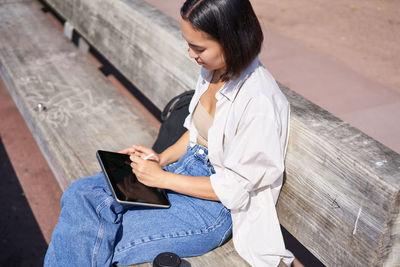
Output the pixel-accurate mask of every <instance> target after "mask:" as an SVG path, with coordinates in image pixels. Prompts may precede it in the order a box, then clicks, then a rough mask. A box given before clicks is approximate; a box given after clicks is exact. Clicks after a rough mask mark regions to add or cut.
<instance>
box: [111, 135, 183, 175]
mask: <svg viewBox="0 0 400 267" xmlns="http://www.w3.org/2000/svg"><path fill="white" fill-rule="evenodd" d="M189 138H190V132H189V131H186V132H185V133H184V134H183V135H182V136H181V137H180V138H179V139H178V141H176V142H175V144H173V145H172V146H170V147H168V148H167V149H165V150H164V151H163V152H162V153H160V154H157V153H156V152H154V150H153V149H151V148H148V147H146V146H138V145H133V146H131V147H128V148H125V149H123V150H121V151H119V152H118V153H122V154H127V155H136V156H141V157H145V156H147V155H149V154H154V156H153V157H152V158H151V159H152V160H153V161H156V162H158V163H159V164H160V165H161V166H163V167H164V166H166V165H168V164H170V163H173V162H175V161H177V160H178V159H180V158H181V157H182V156H183V155H184V154H185V153H186V147H187V145H188V144H189Z"/></svg>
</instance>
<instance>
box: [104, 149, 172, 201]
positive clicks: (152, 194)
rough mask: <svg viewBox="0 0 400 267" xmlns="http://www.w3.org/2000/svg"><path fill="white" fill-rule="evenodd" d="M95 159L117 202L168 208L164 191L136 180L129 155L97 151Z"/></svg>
mask: <svg viewBox="0 0 400 267" xmlns="http://www.w3.org/2000/svg"><path fill="white" fill-rule="evenodd" d="M97 158H98V159H99V162H100V165H101V167H102V169H103V172H104V176H105V177H106V179H107V182H108V185H109V186H110V189H111V191H112V193H113V195H114V197H115V198H116V200H117V201H118V202H120V203H123V204H132V205H143V206H154V207H161V208H168V207H169V206H170V204H169V201H168V198H167V196H166V194H165V192H164V190H162V189H159V188H154V187H148V186H146V185H144V184H142V183H141V182H139V181H138V180H137V178H136V176H135V174H134V173H133V172H132V167H131V166H130V164H131V160H130V159H129V155H125V154H120V153H114V152H108V151H102V150H99V151H97Z"/></svg>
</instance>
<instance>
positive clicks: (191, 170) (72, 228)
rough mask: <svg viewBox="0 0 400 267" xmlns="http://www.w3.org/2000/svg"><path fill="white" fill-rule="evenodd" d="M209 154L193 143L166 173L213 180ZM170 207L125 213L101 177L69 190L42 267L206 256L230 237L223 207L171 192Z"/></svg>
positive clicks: (127, 209) (133, 209) (77, 183)
mask: <svg viewBox="0 0 400 267" xmlns="http://www.w3.org/2000/svg"><path fill="white" fill-rule="evenodd" d="M207 153H208V151H207V149H206V148H205V147H202V146H200V145H198V144H194V143H191V144H190V145H189V146H188V149H187V153H186V154H185V155H184V156H183V157H182V158H181V159H180V160H179V161H178V162H177V163H174V164H171V165H169V166H167V167H165V170H166V171H171V172H175V173H178V174H183V175H189V176H210V175H211V174H212V173H214V169H213V167H212V165H211V164H210V162H209V161H208V156H207ZM167 194H168V197H169V200H170V202H171V207H170V208H169V209H154V208H143V207H139V206H136V207H127V206H124V205H121V204H119V203H117V202H116V201H115V200H114V198H113V197H112V195H111V192H110V190H109V188H108V186H107V183H106V181H105V178H104V176H103V174H102V173H98V174H95V175H93V176H90V177H87V178H84V179H79V180H77V181H75V182H73V183H72V184H71V186H70V187H69V188H68V189H67V190H66V191H65V193H64V194H63V197H62V199H61V208H62V210H61V214H60V218H59V222H58V224H57V225H56V227H55V229H54V232H53V236H52V240H51V243H50V245H49V248H48V250H47V253H46V257H45V262H44V266H52V267H53V266H57V267H58V266H110V265H112V264H115V265H132V264H137V263H142V262H151V261H152V260H153V259H154V258H155V257H156V256H157V254H159V253H161V252H166V251H169V252H174V253H176V254H178V255H179V256H180V257H190V256H197V255H202V254H204V253H206V252H208V251H210V250H212V249H214V248H215V247H217V246H220V245H221V244H222V243H223V242H224V241H225V240H226V239H227V238H228V237H229V236H230V234H231V229H232V221H231V216H230V212H229V210H228V209H226V208H225V207H224V206H223V205H222V204H221V203H220V202H217V201H209V200H203V199H199V198H194V197H189V196H186V195H182V194H179V193H176V192H173V191H167Z"/></svg>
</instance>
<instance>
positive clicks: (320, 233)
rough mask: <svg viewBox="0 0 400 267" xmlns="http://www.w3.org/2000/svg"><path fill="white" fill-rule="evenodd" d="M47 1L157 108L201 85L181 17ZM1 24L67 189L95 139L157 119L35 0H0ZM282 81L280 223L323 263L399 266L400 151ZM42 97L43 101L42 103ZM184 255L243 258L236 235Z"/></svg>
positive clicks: (84, 169)
mask: <svg viewBox="0 0 400 267" xmlns="http://www.w3.org/2000/svg"><path fill="white" fill-rule="evenodd" d="M46 2H47V3H48V4H49V5H50V6H52V7H53V8H54V9H55V10H56V11H57V12H58V13H59V14H60V15H61V16H62V17H64V18H65V19H66V20H67V21H68V23H67V25H69V26H72V27H73V28H75V29H76V30H77V31H78V32H79V33H80V34H81V35H82V36H83V37H84V38H85V39H86V40H87V41H88V42H89V43H90V45H92V46H93V47H95V48H96V49H97V50H98V51H99V52H100V53H101V54H103V55H104V56H105V57H106V58H107V59H108V60H109V61H110V62H111V63H112V64H113V65H114V66H115V67H116V68H117V69H118V70H119V71H121V73H123V74H124V75H125V77H127V78H128V79H129V80H130V81H131V82H132V83H133V84H135V85H136V87H137V88H139V89H140V90H141V92H142V93H143V94H144V95H146V96H147V97H148V98H149V99H150V100H151V101H152V102H153V103H154V105H155V106H157V107H158V108H159V109H162V108H163V107H164V105H165V104H166V103H167V101H168V100H169V99H170V98H172V97H173V96H175V95H177V94H178V93H180V92H183V91H185V90H188V89H192V88H193V87H194V84H195V81H196V78H197V75H198V71H199V70H198V67H197V66H196V65H195V64H194V63H193V62H192V61H191V60H190V59H189V58H188V57H187V56H186V49H185V47H186V46H185V43H184V41H183V40H182V38H181V35H180V30H179V25H178V24H177V23H176V22H175V21H173V20H172V19H170V18H168V17H166V16H165V15H164V14H162V13H160V12H159V11H157V10H156V9H154V8H152V7H151V6H149V5H147V4H146V3H145V2H143V1H139V0H114V1H111V0H108V1H107V0H104V1H102V2H101V4H99V2H98V1H93V0H71V1H62V0H47V1H46ZM0 36H1V42H0V73H1V75H2V76H3V79H4V81H5V83H6V85H7V87H8V88H9V90H10V92H11V95H12V97H13V99H14V101H15V102H16V103H17V106H18V107H19V109H20V111H21V113H22V114H23V116H24V118H25V120H26V121H27V124H28V126H29V127H30V129H31V131H32V133H33V134H34V136H35V138H36V140H37V142H38V144H39V146H40V148H41V149H42V151H43V153H44V155H45V157H46V159H47V160H48V162H49V165H50V166H51V168H52V169H53V171H54V173H55V175H56V177H57V179H58V181H59V183H60V185H61V186H62V188H63V189H65V187H66V186H67V185H68V184H69V183H70V182H71V181H72V180H73V179H76V178H79V177H83V176H86V175H89V174H91V173H93V172H96V171H98V170H99V168H98V166H97V162H96V160H95V157H94V152H95V150H97V149H99V148H103V149H109V150H117V149H119V148H121V147H124V146H126V145H127V144H132V143H143V144H147V145H151V143H152V141H153V140H154V136H155V135H156V131H155V130H153V131H152V130H149V129H151V127H149V126H148V124H146V123H147V122H146V121H145V120H143V118H141V116H140V114H139V113H138V112H137V110H135V109H134V108H133V107H132V106H131V105H130V104H129V103H128V101H127V100H126V99H124V98H123V97H122V96H121V95H120V94H119V93H118V92H117V90H116V89H115V88H113V87H112V86H111V85H110V84H109V82H108V81H107V80H106V79H105V78H104V77H103V76H101V75H100V74H99V73H98V71H97V70H96V68H94V67H93V66H92V65H90V63H89V62H88V60H87V58H86V57H85V56H83V55H82V54H80V52H78V50H77V49H76V48H75V47H74V46H72V45H71V44H70V43H68V42H67V41H66V39H65V38H64V37H63V36H61V34H60V33H59V32H58V31H57V30H56V29H55V27H54V26H52V25H51V24H49V23H48V22H47V21H46V20H45V19H44V18H42V14H41V13H40V11H39V6H38V4H37V2H35V1H25V2H17V1H11V0H7V1H5V2H4V1H1V0H0ZM4 36H5V37H6V38H3V37H4ZM281 89H282V90H283V92H284V93H285V94H286V96H287V98H288V100H289V101H290V103H291V108H292V118H291V133H290V140H289V148H288V154H287V158H286V168H287V170H286V173H287V179H286V183H285V185H284V187H283V190H282V194H281V196H280V198H279V201H278V205H277V209H278V216H279V218H280V222H281V224H282V225H283V226H284V227H285V228H286V229H287V230H288V231H289V232H290V233H291V234H292V235H293V236H295V237H296V238H297V240H299V241H300V242H301V243H302V244H303V245H304V246H305V247H306V248H307V249H308V250H310V251H311V252H312V253H313V254H314V255H315V256H316V257H317V258H318V259H319V260H321V262H323V263H324V264H326V265H327V266H398V265H399V264H400V252H399V248H400V216H399V207H400V193H399V192H400V191H399V188H400V156H399V155H398V154H396V153H395V152H393V151H392V150H390V149H389V148H387V147H385V146H383V145H382V144H380V143H378V142H376V141H375V140H373V139H372V138H370V137H368V136H366V135H365V134H363V133H362V132H360V131H359V130H358V129H355V128H353V127H352V126H350V125H348V124H347V123H345V122H343V121H341V120H340V119H338V118H336V117H335V116H333V115H332V114H330V113H328V112H327V111H325V110H323V109H321V108H320V107H318V106H316V105H314V104H313V103H311V102H310V101H308V100H306V99H304V98H303V97H301V96H300V95H298V94H296V93H295V92H293V91H291V90H290V89H288V88H286V87H284V86H281ZM38 103H43V104H44V105H45V106H46V108H47V109H46V110H44V111H40V112H39V111H35V107H36V106H37V104H38ZM92 104H96V105H92ZM99 107H101V108H99ZM78 111H79V112H78ZM122 111H123V112H122ZM101 112H103V113H101ZM121 112H122V113H123V114H124V115H123V116H122V117H118V116H116V115H117V114H121ZM132 133H134V134H132ZM187 260H188V261H189V262H190V263H191V265H192V266H246V264H245V263H244V262H243V260H241V259H240V257H239V256H238V255H237V253H236V252H235V251H234V249H233V246H232V243H231V242H228V243H227V244H225V245H224V246H222V247H221V248H218V249H216V250H214V251H212V252H210V253H208V254H206V255H203V256H201V257H194V258H190V259H187ZM146 265H148V264H144V265H143V266H146Z"/></svg>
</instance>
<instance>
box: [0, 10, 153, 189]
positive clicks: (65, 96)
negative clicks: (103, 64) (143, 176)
mask: <svg viewBox="0 0 400 267" xmlns="http://www.w3.org/2000/svg"><path fill="white" fill-rule="evenodd" d="M0 36H2V42H0V73H1V75H2V76H3V80H4V83H5V84H6V86H7V88H8V89H9V90H10V93H11V95H12V97H13V99H14V101H15V102H16V104H17V106H18V108H19V110H20V112H21V113H22V115H23V116H24V119H25V120H26V122H27V124H28V126H29V128H30V130H31V132H32V133H33V135H34V136H35V138H36V141H37V143H38V144H39V147H40V149H41V150H42V152H43V154H44V155H45V157H46V159H47V161H48V162H49V164H50V167H51V168H52V170H53V172H54V174H55V176H56V178H57V180H58V182H59V184H60V185H61V188H63V189H65V188H66V187H67V186H68V185H69V184H70V183H71V181H72V180H73V179H76V178H79V177H84V176H87V175H89V174H93V173H95V172H97V171H100V168H99V164H98V162H97V159H96V156H95V152H96V150H97V149H104V150H113V151H115V150H118V149H121V148H123V147H126V146H127V145H131V144H136V143H144V144H146V145H151V144H152V143H153V141H154V138H155V136H156V129H155V128H154V127H152V126H151V125H150V124H149V123H148V122H147V121H146V120H144V119H143V118H142V116H141V114H140V113H139V112H138V111H137V110H136V109H135V108H134V107H133V106H132V105H131V104H130V102H129V101H127V100H126V99H125V98H124V97H123V96H122V95H121V94H120V93H119V92H118V90H116V89H115V88H114V87H113V86H112V85H111V83H110V82H109V81H108V80H107V79H106V78H105V77H104V76H102V75H101V73H100V72H99V71H98V70H97V69H96V68H94V67H93V65H92V64H91V63H90V62H89V60H88V58H87V57H86V56H85V55H82V54H81V53H80V52H79V50H77V49H76V48H75V47H74V45H73V44H72V43H70V42H68V41H67V40H66V39H65V37H63V36H62V35H61V34H60V32H59V31H58V29H57V28H56V27H55V26H54V25H53V24H51V23H50V22H49V21H48V20H47V18H45V17H44V16H43V13H41V11H40V5H38V3H37V2H28V3H15V4H7V5H2V6H0ZM44 44H45V45H44ZM39 103H42V104H43V105H44V106H45V107H46V109H45V110H43V111H38V110H37V109H35V108H36V106H37V104H39ZM106 115H107V116H106Z"/></svg>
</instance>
